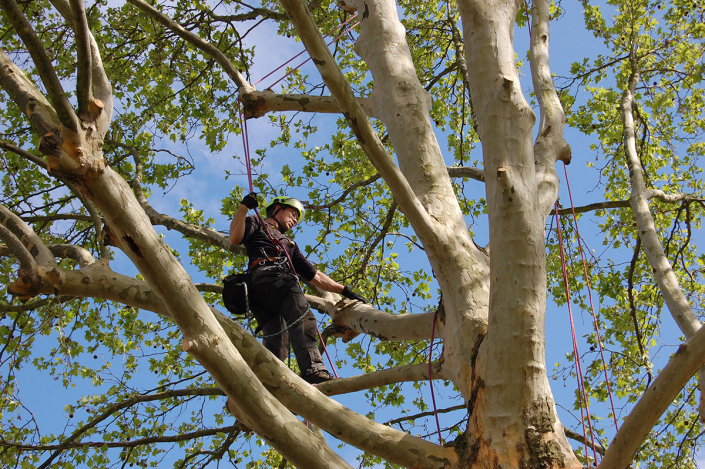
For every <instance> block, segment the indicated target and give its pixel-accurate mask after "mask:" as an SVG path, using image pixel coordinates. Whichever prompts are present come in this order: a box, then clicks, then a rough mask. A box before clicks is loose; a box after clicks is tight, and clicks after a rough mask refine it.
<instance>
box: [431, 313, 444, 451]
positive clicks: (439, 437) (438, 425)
mask: <svg viewBox="0 0 705 469" xmlns="http://www.w3.org/2000/svg"><path fill="white" fill-rule="evenodd" d="M436 317H438V308H436V311H435V312H434V313H433V322H432V323H431V343H429V344H428V384H429V386H430V388H431V402H433V416H434V417H435V418H436V428H437V429H438V441H439V442H440V443H441V446H443V437H441V424H440V422H439V421H438V409H437V407H436V395H435V394H434V392H433V376H432V374H431V372H432V369H431V363H432V359H433V338H434V336H435V334H436Z"/></svg>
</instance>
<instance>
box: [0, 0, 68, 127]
mask: <svg viewBox="0 0 705 469" xmlns="http://www.w3.org/2000/svg"><path fill="white" fill-rule="evenodd" d="M0 8H2V10H3V12H4V13H5V15H6V18H7V20H8V21H9V23H10V24H11V25H12V27H13V28H14V29H15V32H16V33H17V35H18V36H19V37H20V39H22V42H23V43H24V45H25V47H26V48H27V52H29V54H30V55H31V56H32V61H33V62H34V65H35V67H36V69H37V73H38V74H39V77H40V78H41V80H42V83H44V86H45V87H46V90H47V94H48V95H49V100H50V101H51V103H52V104H53V107H54V110H55V112H56V115H57V116H58V118H59V121H60V122H61V124H62V125H63V126H64V127H66V128H67V129H68V130H69V131H70V132H71V133H72V134H73V135H74V136H76V135H78V131H79V125H78V118H77V117H76V114H75V113H74V110H73V108H72V107H71V103H69V99H68V96H67V95H66V93H65V92H64V89H63V87H62V86H61V82H60V81H59V77H58V76H57V75H56V72H55V71H54V67H53V66H52V64H51V59H50V58H49V56H48V54H47V53H46V50H45V49H44V46H43V45H42V42H41V40H40V39H39V37H38V36H37V34H36V33H35V32H34V29H33V28H32V26H31V25H30V24H29V21H27V18H25V16H24V13H22V10H21V9H20V7H19V6H18V5H17V3H16V2H15V1H14V0H0Z"/></svg>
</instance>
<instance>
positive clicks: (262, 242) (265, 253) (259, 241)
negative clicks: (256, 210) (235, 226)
mask: <svg viewBox="0 0 705 469" xmlns="http://www.w3.org/2000/svg"><path fill="white" fill-rule="evenodd" d="M268 227H269V231H270V232H271V233H272V236H273V237H274V239H277V240H279V242H280V243H281V245H282V247H284V249H286V251H287V252H288V253H289V257H291V262H292V263H293V264H294V269H295V270H296V273H297V274H299V275H300V276H302V277H303V278H304V279H305V280H306V281H311V279H312V278H313V277H314V276H315V275H316V272H317V270H316V268H315V267H314V266H313V264H311V262H309V260H308V259H306V256H304V255H303V254H302V253H301V251H300V250H299V246H297V244H296V243H295V242H294V241H293V240H291V239H289V238H287V237H286V236H285V235H284V234H283V233H282V232H281V231H279V230H278V229H277V228H274V227H273V226H271V225H268ZM240 244H244V245H245V250H246V251H247V257H249V258H250V264H252V262H254V261H255V260H256V259H262V258H268V257H269V258H271V257H279V256H284V257H286V256H285V255H284V253H280V252H279V251H278V250H277V247H276V246H275V245H274V244H273V243H272V240H271V239H269V236H267V233H266V231H265V228H264V226H263V225H262V222H261V221H260V219H259V217H257V216H256V215H250V216H248V217H247V218H246V219H245V235H244V236H243V237H242V241H240Z"/></svg>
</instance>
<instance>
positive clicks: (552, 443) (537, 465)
mask: <svg viewBox="0 0 705 469" xmlns="http://www.w3.org/2000/svg"><path fill="white" fill-rule="evenodd" d="M524 436H525V438H526V444H527V446H528V450H529V461H528V463H523V464H521V466H522V467H525V468H526V469H549V468H556V467H565V455H564V454H563V452H562V451H561V447H560V445H559V444H558V442H557V441H556V440H555V439H551V440H549V441H547V442H544V441H543V433H542V432H539V431H537V430H536V428H535V427H532V426H529V427H527V429H526V431H525V433H524Z"/></svg>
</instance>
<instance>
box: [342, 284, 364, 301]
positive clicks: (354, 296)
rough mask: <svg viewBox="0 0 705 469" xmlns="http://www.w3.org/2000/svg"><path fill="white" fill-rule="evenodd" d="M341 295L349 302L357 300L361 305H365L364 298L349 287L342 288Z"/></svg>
mask: <svg viewBox="0 0 705 469" xmlns="http://www.w3.org/2000/svg"><path fill="white" fill-rule="evenodd" d="M342 295H343V296H344V297H345V298H348V299H350V300H357V301H360V302H362V303H367V300H366V299H365V297H364V296H362V295H360V294H359V293H358V292H356V291H353V290H352V289H351V288H350V287H348V286H346V287H344V288H343V292H342Z"/></svg>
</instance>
